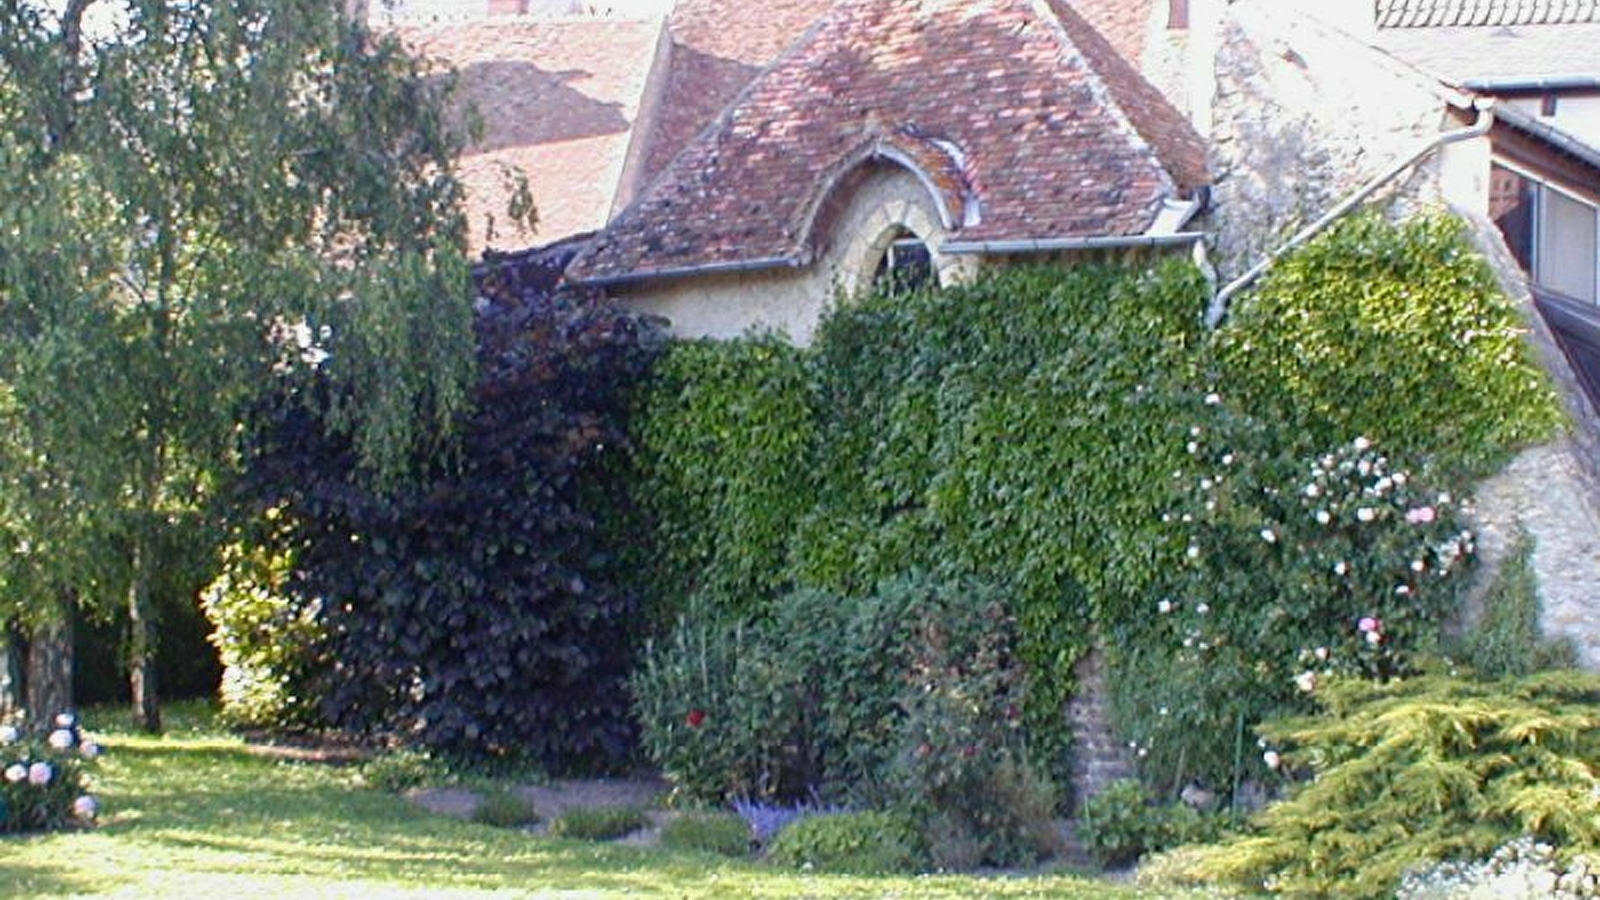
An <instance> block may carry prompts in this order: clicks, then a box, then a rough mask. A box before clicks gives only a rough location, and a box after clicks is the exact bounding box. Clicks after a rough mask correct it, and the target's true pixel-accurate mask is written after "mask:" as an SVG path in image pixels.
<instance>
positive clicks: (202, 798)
mask: <svg viewBox="0 0 1600 900" xmlns="http://www.w3.org/2000/svg"><path fill="white" fill-rule="evenodd" d="M109 718H110V717H109V716H106V715H102V716H98V717H96V716H93V715H91V716H90V718H89V725H90V727H91V729H93V728H94V727H95V726H96V725H103V724H104V722H105V721H107V720H108V719H109ZM169 724H171V725H173V726H174V727H172V729H171V730H170V731H169V733H168V734H167V735H166V736H164V737H162V738H146V737H137V736H133V735H130V734H126V733H118V732H101V734H102V736H103V737H104V738H105V744H106V747H107V751H108V752H107V754H106V756H105V757H104V758H103V761H102V763H101V765H100V767H99V769H98V772H97V774H96V781H95V785H94V789H95V790H96V791H97V792H98V793H99V794H100V795H101V797H102V800H103V809H104V815H103V818H102V821H101V824H100V825H99V827H97V828H95V829H94V830H92V831H86V832H76V833H67V834H58V835H51V836H47V837H35V838H21V839H7V840H0V898H13V897H63V896H72V897H115V898H142V897H149V898H158V897H159V898H168V897H201V898H204V897H215V898H221V897H295V898H353V900H357V898H358V900H387V898H424V897H427V898H474V900H487V898H507V900H509V898H530V900H535V898H536V900H557V898H560V900H611V898H621V897H624V896H626V897H633V898H673V900H678V898H706V900H735V898H738V900H743V898H752V897H754V898H774V900H776V898H815V900H831V898H846V897H860V898H868V897H871V898H878V897H895V898H900V900H922V898H926V900H933V898H951V900H954V898H968V897H1029V898H1059V900H1118V898H1131V897H1137V896H1140V895H1139V894H1138V893H1136V892H1134V891H1132V890H1131V889H1128V888H1123V887H1118V886H1113V885H1106V884H1101V883H1098V882H1094V881H1089V880H1084V879H1079V878H1073V877H1069V876H1051V877H1043V878H1016V879H994V880H978V879H973V878H955V877H933V878H859V877H845V876H806V875H797V874H790V873H783V872H778V871H775V870H773V869H769V868H765V867H763V866H761V865H759V864H756V863H745V862H736V861H732V860H729V861H718V860H715V859H713V858H711V857H709V856H706V855H704V854H694V853H672V852H669V851H664V850H641V849H635V848H629V847H619V846H608V845H596V844H590V843H581V842H573V841H562V840H555V839H549V838H535V837H529V836H527V835H524V834H520V833H515V832H507V831H502V830H498V829H494V828H490V827H487V826H483V825H477V824H473V823H471V822H458V821H455V820H453V819H447V818H441V817H436V816H431V815H428V814H426V813H424V812H421V811H419V810H417V809H415V808H414V807H412V806H411V805H410V804H409V803H407V802H406V801H405V800H403V799H401V798H399V797H395V796H392V795H389V794H383V793H380V792H378V791H375V790H370V789H366V788H362V787H360V786H359V785H358V783H357V778H356V774H355V770H354V769H352V768H339V767H333V766H325V765H313V764H303V763H286V762H281V761H272V760H267V759H263V758H260V757H257V756H252V755H251V754H250V753H248V752H247V751H246V749H245V747H244V746H243V744H241V743H240V741H239V740H237V739H235V738H233V737H230V736H228V735H226V734H222V733H220V732H217V731H214V730H212V729H211V727H210V726H209V724H208V720H206V719H205V718H204V717H203V716H198V715H194V714H189V715H179V716H172V717H169ZM1146 896H1155V895H1146Z"/></svg>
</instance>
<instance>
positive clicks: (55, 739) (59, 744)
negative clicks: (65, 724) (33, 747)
mask: <svg viewBox="0 0 1600 900" xmlns="http://www.w3.org/2000/svg"><path fill="white" fill-rule="evenodd" d="M45 740H46V742H47V743H49V744H50V746H52V747H54V748H55V749H57V750H66V749H68V748H70V747H71V746H72V745H73V744H75V743H77V738H74V737H73V736H72V732H70V731H68V730H67V729H65V728H58V729H56V730H55V731H52V732H50V737H48V738H46V739H45Z"/></svg>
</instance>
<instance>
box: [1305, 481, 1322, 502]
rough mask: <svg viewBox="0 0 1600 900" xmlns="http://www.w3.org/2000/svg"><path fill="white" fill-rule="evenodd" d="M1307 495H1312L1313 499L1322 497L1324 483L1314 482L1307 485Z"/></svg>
mask: <svg viewBox="0 0 1600 900" xmlns="http://www.w3.org/2000/svg"><path fill="white" fill-rule="evenodd" d="M1306 496H1307V497H1310V498H1311V499H1313V500H1315V499H1316V498H1318V497H1321V496H1322V485H1320V484H1316V483H1312V484H1308V485H1306Z"/></svg>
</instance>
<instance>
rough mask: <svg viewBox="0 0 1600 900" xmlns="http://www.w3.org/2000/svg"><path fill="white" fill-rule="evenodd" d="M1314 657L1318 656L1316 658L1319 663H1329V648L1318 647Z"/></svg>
mask: <svg viewBox="0 0 1600 900" xmlns="http://www.w3.org/2000/svg"><path fill="white" fill-rule="evenodd" d="M1313 655H1314V656H1316V658H1317V660H1318V661H1319V662H1327V661H1328V648H1327V647H1318V648H1317V649H1316V651H1315V653H1314V654H1313Z"/></svg>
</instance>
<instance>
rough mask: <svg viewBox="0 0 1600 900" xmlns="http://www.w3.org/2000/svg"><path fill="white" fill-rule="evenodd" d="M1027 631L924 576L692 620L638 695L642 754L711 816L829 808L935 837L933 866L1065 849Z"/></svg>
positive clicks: (992, 601) (804, 594)
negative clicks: (1034, 739)
mask: <svg viewBox="0 0 1600 900" xmlns="http://www.w3.org/2000/svg"><path fill="white" fill-rule="evenodd" d="M1016 646H1017V641H1016V627H1015V622H1013V621H1012V620H1011V618H1010V616H1009V615H1008V614H1007V612H1006V606H1005V604H1004V602H1003V601H1002V598H1001V596H1000V595H999V593H998V592H997V591H995V590H994V589H993V588H989V587H986V586H984V585H982V584H980V583H976V582H971V581H967V582H956V583H942V582H940V581H938V580H936V579H932V578H930V577H928V576H910V577H906V578H901V579H895V580H893V581H890V582H886V583H884V584H883V585H881V586H880V587H879V589H878V590H877V591H876V592H875V593H873V594H872V595H870V596H868V597H865V598H859V599H852V598H841V597H836V596H834V595H831V594H827V593H824V592H821V591H810V590H802V591H797V592H794V593H792V594H790V595H787V596H786V597H785V598H783V600H782V601H780V603H779V604H778V608H777V609H776V610H775V611H774V614H773V617H772V618H770V619H766V620H761V621H747V622H737V623H731V624H708V623H707V621H706V620H705V619H704V618H700V619H696V618H692V617H691V618H688V619H686V620H685V621H684V623H683V624H682V625H681V626H680V627H679V629H678V631H677V632H676V633H675V634H674V635H673V636H672V638H671V639H670V640H669V641H668V642H667V643H666V644H664V645H663V646H662V647H661V648H660V649H659V650H656V651H653V652H651V653H649V654H647V656H646V660H645V663H644V666H643V668H642V669H641V671H640V673H639V674H638V675H637V676H636V677H635V679H634V691H635V696H636V698H637V702H636V706H635V709H636V712H637V714H638V717H639V720H640V722H641V723H642V726H643V730H644V743H645V748H646V750H647V751H648V752H649V753H650V755H651V758H652V760H654V761H655V762H656V763H657V764H658V765H659V766H660V767H661V769H662V771H663V772H664V773H665V774H666V775H667V777H668V778H669V779H670V780H671V781H672V782H673V783H674V785H675V786H676V787H677V788H678V790H679V791H680V792H682V793H684V794H686V795H688V796H690V797H693V798H697V799H701V800H720V799H724V798H731V797H732V798H752V797H761V798H774V797H775V798H780V799H783V798H787V799H794V798H804V797H808V796H816V795H818V794H820V795H822V796H824V797H828V798H835V799H849V800H853V801H855V802H857V803H862V804H869V805H875V806H886V807H888V808H891V809H896V810H902V811H906V812H909V813H911V814H913V815H914V816H916V817H917V818H919V819H921V820H923V821H926V822H928V823H929V837H930V840H931V842H932V845H933V849H934V851H935V855H934V861H935V862H936V863H938V864H940V865H942V866H947V867H951V868H965V867H970V866H972V865H977V864H979V863H985V862H987V863H992V864H996V865H1013V864H1018V863H1026V862H1032V861H1034V860H1036V859H1038V858H1039V857H1041V856H1048V855H1051V854H1052V853H1053V852H1054V851H1055V850H1056V849H1057V839H1056V836H1055V831H1054V826H1053V819H1054V812H1055V803H1056V792H1055V789H1054V786H1053V785H1052V784H1051V783H1050V781H1049V780H1048V779H1047V778H1044V777H1043V776H1042V775H1041V774H1039V773H1038V772H1036V771H1035V770H1034V768H1033V767H1032V766H1030V765H1029V764H1028V762H1027V754H1026V748H1025V746H1024V741H1023V736H1024V735H1023V731H1022V708H1021V703H1022V677H1021V676H1022V673H1021V669H1020V666H1019V664H1018V661H1017V657H1016Z"/></svg>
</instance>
